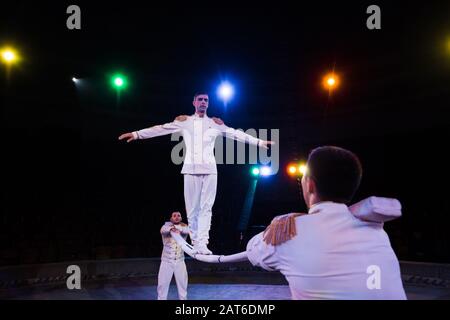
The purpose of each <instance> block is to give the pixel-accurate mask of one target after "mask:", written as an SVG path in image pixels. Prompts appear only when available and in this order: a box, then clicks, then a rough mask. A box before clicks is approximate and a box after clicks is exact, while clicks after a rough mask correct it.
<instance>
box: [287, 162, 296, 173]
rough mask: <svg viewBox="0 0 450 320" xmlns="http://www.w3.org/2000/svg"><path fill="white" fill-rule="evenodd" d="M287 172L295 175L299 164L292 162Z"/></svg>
mask: <svg viewBox="0 0 450 320" xmlns="http://www.w3.org/2000/svg"><path fill="white" fill-rule="evenodd" d="M287 172H288V173H289V175H291V176H293V175H295V174H296V173H297V166H295V165H293V164H290V165H288V167H287Z"/></svg>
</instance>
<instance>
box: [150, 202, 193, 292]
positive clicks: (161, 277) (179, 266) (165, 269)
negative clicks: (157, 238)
mask: <svg viewBox="0 0 450 320" xmlns="http://www.w3.org/2000/svg"><path fill="white" fill-rule="evenodd" d="M181 221H182V217H181V213H180V212H178V211H175V212H172V215H171V216H170V222H166V223H165V224H164V225H163V226H162V227H161V230H160V231H161V237H162V241H163V251H162V254H161V265H160V266H159V272H158V288H157V291H158V300H167V294H168V292H169V286H170V282H171V281H172V276H175V282H176V284H177V289H178V298H179V299H180V300H186V299H187V286H188V273H187V270H186V263H185V262H184V251H183V250H182V249H181V247H180V246H179V245H178V244H177V242H176V241H175V240H174V239H173V238H172V236H171V234H170V232H175V233H178V234H180V235H181V236H182V237H183V239H184V240H186V238H187V236H188V234H189V228H188V226H187V225H186V224H184V223H182V222H181Z"/></svg>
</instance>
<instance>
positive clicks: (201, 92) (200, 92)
mask: <svg viewBox="0 0 450 320" xmlns="http://www.w3.org/2000/svg"><path fill="white" fill-rule="evenodd" d="M202 94H206V95H207V96H208V97H209V94H208V92H206V91H197V92H196V93H195V94H194V100H195V98H197V96H199V95H202Z"/></svg>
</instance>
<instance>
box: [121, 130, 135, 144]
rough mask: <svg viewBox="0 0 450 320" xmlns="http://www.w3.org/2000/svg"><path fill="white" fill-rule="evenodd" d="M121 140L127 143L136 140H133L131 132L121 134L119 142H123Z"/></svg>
mask: <svg viewBox="0 0 450 320" xmlns="http://www.w3.org/2000/svg"><path fill="white" fill-rule="evenodd" d="M123 139H127V142H131V141H133V140H136V139H135V138H134V135H133V133H131V132H127V133H124V134H121V135H120V137H119V140H123Z"/></svg>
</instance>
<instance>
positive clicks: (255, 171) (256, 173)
mask: <svg viewBox="0 0 450 320" xmlns="http://www.w3.org/2000/svg"><path fill="white" fill-rule="evenodd" d="M251 173H252V175H253V176H255V177H257V176H259V174H260V170H259V168H257V167H254V168H252V170H251Z"/></svg>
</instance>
